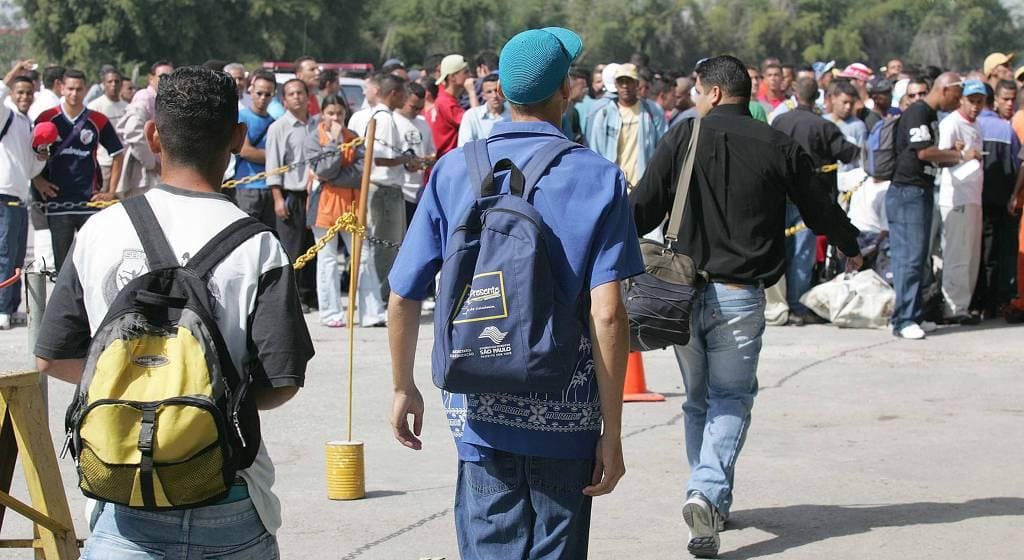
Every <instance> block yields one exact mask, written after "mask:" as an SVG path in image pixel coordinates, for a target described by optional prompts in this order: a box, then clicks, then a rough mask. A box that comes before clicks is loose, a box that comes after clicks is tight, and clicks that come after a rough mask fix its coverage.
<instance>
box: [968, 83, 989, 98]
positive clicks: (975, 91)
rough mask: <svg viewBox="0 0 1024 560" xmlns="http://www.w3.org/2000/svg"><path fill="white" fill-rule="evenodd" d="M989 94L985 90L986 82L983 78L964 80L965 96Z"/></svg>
mask: <svg viewBox="0 0 1024 560" xmlns="http://www.w3.org/2000/svg"><path fill="white" fill-rule="evenodd" d="M979 94H980V95H988V92H987V91H986V90H985V83H984V82H982V81H981V80H967V81H966V82H964V97H969V96H971V95H979Z"/></svg>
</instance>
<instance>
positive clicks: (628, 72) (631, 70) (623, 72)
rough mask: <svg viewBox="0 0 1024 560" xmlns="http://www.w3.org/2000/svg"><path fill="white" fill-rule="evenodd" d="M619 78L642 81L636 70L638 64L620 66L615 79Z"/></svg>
mask: <svg viewBox="0 0 1024 560" xmlns="http://www.w3.org/2000/svg"><path fill="white" fill-rule="evenodd" d="M619 78H631V79H633V80H638V81H639V80H640V73H639V72H638V71H637V69H636V64H633V63H629V62H627V63H626V64H620V65H619V67H618V68H617V69H616V70H615V79H616V80H618V79H619Z"/></svg>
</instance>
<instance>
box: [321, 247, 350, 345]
mask: <svg viewBox="0 0 1024 560" xmlns="http://www.w3.org/2000/svg"><path fill="white" fill-rule="evenodd" d="M313 234H314V235H315V236H316V238H317V240H319V239H322V238H323V236H325V235H327V228H322V227H314V228H313ZM342 239H345V240H346V241H347V242H348V243H349V244H351V239H352V238H351V234H349V236H348V237H347V238H346V237H344V236H342ZM339 241H340V240H339V239H338V238H337V237H335V238H334V239H332V240H331V241H330V242H329V243H327V244H326V245H324V248H323V249H321V250H320V252H319V253H318V254H317V259H316V299H317V303H318V304H319V305H318V307H319V315H320V323H321V324H324V325H326V324H327V323H330V322H331V321H344V320H345V311H344V309H342V305H341V268H340V267H339V266H338V242H339Z"/></svg>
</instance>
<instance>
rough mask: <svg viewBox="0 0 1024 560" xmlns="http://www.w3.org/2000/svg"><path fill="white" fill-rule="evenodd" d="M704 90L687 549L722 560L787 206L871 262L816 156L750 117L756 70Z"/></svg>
mask: <svg viewBox="0 0 1024 560" xmlns="http://www.w3.org/2000/svg"><path fill="white" fill-rule="evenodd" d="M696 87H697V92H698V96H697V98H696V103H697V110H698V113H699V114H701V115H703V116H704V118H703V120H702V124H701V130H700V137H699V142H698V144H697V148H696V152H695V154H696V157H695V159H694V164H693V177H692V181H691V184H690V191H689V197H688V204H687V205H686V208H685V209H684V212H683V222H682V228H681V230H682V231H680V233H679V238H678V242H677V243H676V246H675V248H676V249H677V250H679V251H681V252H683V253H685V254H688V255H690V256H691V257H693V259H694V261H695V262H696V263H697V265H698V266H699V267H700V268H701V269H703V270H705V271H707V273H708V275H709V276H710V279H711V282H710V283H709V284H708V286H707V287H706V288H705V289H704V291H703V293H702V294H701V295H700V297H698V298H697V300H696V301H695V302H694V306H693V310H692V328H691V332H692V336H691V339H690V343H689V344H688V345H686V346H685V347H676V357H677V359H678V361H679V364H680V368H681V369H682V372H683V382H684V384H685V385H686V399H687V400H686V404H684V405H683V411H684V413H685V428H686V455H687V459H688V461H689V463H690V473H691V474H690V480H689V483H688V485H687V496H688V498H687V501H686V504H685V505H684V506H683V518H684V519H685V520H686V523H687V525H689V527H690V540H689V543H688V548H689V550H690V552H691V553H693V554H695V555H698V556H709V555H710V556H713V555H715V554H717V552H718V545H719V539H718V531H719V530H720V526H721V525H722V524H723V523H724V519H725V518H726V517H728V515H729V508H730V507H731V506H732V486H733V472H734V466H735V464H736V458H737V456H738V454H739V452H740V449H741V448H742V445H743V440H744V437H745V435H746V431H747V427H748V426H749V425H750V409H751V407H752V406H753V404H754V396H755V395H756V393H757V359H758V355H759V354H760V351H761V335H762V333H763V332H764V325H765V319H764V305H765V299H764V286H767V285H771V284H773V283H775V282H776V281H777V280H778V279H779V277H781V276H782V273H783V270H784V268H785V233H784V230H785V220H786V197H787V196H788V197H789V199H790V200H792V201H793V203H794V204H796V207H797V208H798V209H799V210H800V214H801V215H802V216H803V217H804V219H805V221H806V223H807V225H808V226H810V227H811V228H812V229H814V230H815V231H817V232H820V233H824V234H825V235H827V236H828V237H829V238H830V239H831V241H832V242H833V243H834V244H836V245H838V246H839V248H840V249H842V251H843V252H844V253H845V254H847V255H849V256H851V257H852V258H851V259H850V260H851V262H852V263H853V265H854V266H859V265H860V262H861V261H860V256H859V249H858V247H857V228H855V227H853V226H852V225H851V224H850V221H849V220H848V219H847V218H846V215H845V214H844V213H843V211H842V210H841V209H840V208H839V205H838V204H837V203H836V202H835V200H834V199H831V198H830V197H829V194H828V193H827V192H826V191H823V190H822V189H819V188H816V187H815V186H814V185H813V183H812V177H813V175H814V163H813V162H812V160H811V158H810V157H809V156H808V155H807V153H806V152H805V151H804V150H803V149H802V148H801V147H800V146H799V145H798V144H797V143H796V142H795V141H793V139H791V138H789V137H788V136H786V135H785V134H783V133H781V132H779V131H776V130H772V129H771V128H770V127H769V126H768V125H766V124H763V123H760V122H758V121H756V120H754V119H753V118H752V117H751V116H750V110H749V108H748V104H749V102H750V76H749V75H748V74H747V70H746V66H744V64H743V63H742V62H741V61H740V60H738V59H736V58H734V57H731V56H719V57H714V58H710V59H707V60H705V61H703V62H702V63H701V64H700V65H698V66H697V86H696ZM693 122H694V121H693V120H689V121H686V122H683V123H681V124H679V125H678V126H676V127H674V128H672V129H671V130H670V131H669V132H668V134H666V136H665V138H664V139H663V140H662V142H661V144H660V145H659V146H658V149H657V150H656V151H655V153H654V157H653V159H652V161H651V162H650V164H649V165H648V167H647V171H646V173H645V174H644V176H643V178H642V179H641V180H640V182H639V184H638V185H637V187H636V188H635V189H634V190H633V192H632V193H631V194H630V197H629V198H630V203H631V205H632V206H633V215H634V217H635V219H636V222H637V228H638V231H639V233H640V234H645V233H647V232H649V231H651V230H652V229H654V228H655V227H657V226H658V224H660V223H661V222H662V221H663V220H664V219H665V216H666V215H667V214H669V213H670V211H671V209H672V202H673V198H674V196H675V190H676V181H677V180H678V177H679V173H680V170H681V169H682V166H683V157H684V153H685V151H686V146H687V144H688V142H689V140H690V134H691V132H692V131H693ZM712 427H713V428H712Z"/></svg>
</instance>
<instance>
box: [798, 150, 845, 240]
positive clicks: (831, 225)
mask: <svg viewBox="0 0 1024 560" xmlns="http://www.w3.org/2000/svg"><path fill="white" fill-rule="evenodd" d="M789 161H790V163H789V165H790V180H789V181H787V183H786V184H787V185H788V188H787V194H788V195H789V199H790V200H792V201H793V204H796V207H797V209H799V210H800V217H802V218H803V220H804V223H805V224H807V227H809V228H811V230H813V231H814V233H817V234H819V235H825V236H826V237H828V240H829V243H832V244H833V245H835V246H837V247H839V249H840V250H841V251H842V252H843V253H844V254H846V255H848V256H850V255H858V254H860V246H859V245H858V244H857V235H858V234H859V233H860V232H859V231H858V230H857V228H856V227H854V226H853V224H851V223H850V218H849V217H848V216H847V215H846V213H845V212H843V209H842V208H840V207H839V203H838V202H836V201H835V200H832V197H831V195H830V194H829V192H828V191H827V190H824V189H816V188H814V187H813V183H812V181H811V176H812V174H813V173H814V164H813V163H812V162H811V156H809V155H807V152H805V151H804V150H803V148H801V147H800V146H798V145H796V144H795V143H794V144H793V145H792V148H791V150H790V155H789Z"/></svg>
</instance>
